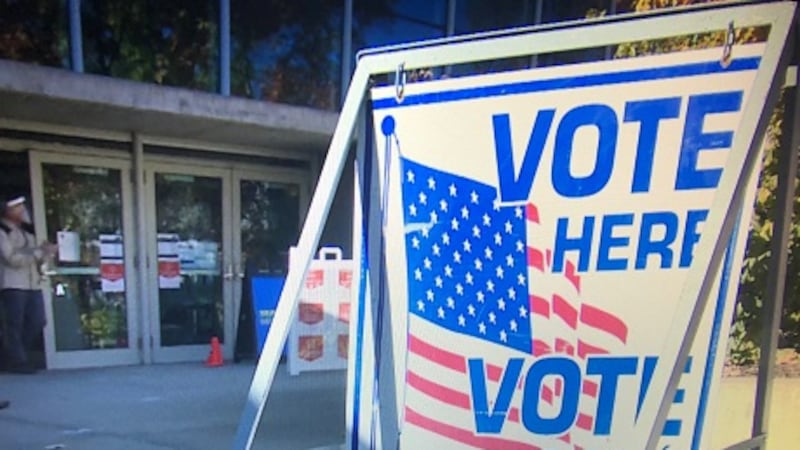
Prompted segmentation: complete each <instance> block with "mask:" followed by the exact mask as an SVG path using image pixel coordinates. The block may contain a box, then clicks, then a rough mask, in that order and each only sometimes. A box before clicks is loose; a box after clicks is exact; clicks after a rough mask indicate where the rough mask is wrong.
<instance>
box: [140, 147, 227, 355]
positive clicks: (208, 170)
mask: <svg viewBox="0 0 800 450" xmlns="http://www.w3.org/2000/svg"><path fill="white" fill-rule="evenodd" d="M156 173H168V174H176V175H188V176H199V177H212V178H219V179H220V181H221V183H222V192H221V198H220V201H221V202H222V236H221V240H222V241H221V242H220V244H221V246H222V247H221V250H222V260H221V261H220V263H221V273H220V277H222V296H223V304H224V316H223V333H224V339H223V342H222V352H223V356H224V357H225V358H231V357H232V356H233V343H234V342H235V340H236V339H235V338H236V336H235V334H234V327H233V326H232V325H233V320H232V316H233V315H234V311H235V307H234V300H233V299H234V296H233V283H232V281H233V279H232V271H230V272H231V274H230V276H229V274H226V273H225V271H226V270H227V269H229V268H230V265H231V261H232V254H233V253H232V248H231V242H232V240H233V238H232V224H231V219H230V218H231V216H232V205H231V203H230V201H226V200H227V199H230V198H231V171H230V170H229V169H215V168H212V167H207V166H202V165H193V164H191V161H185V162H184V161H180V162H179V161H177V160H173V161H170V162H165V161H162V160H159V159H158V158H154V159H150V158H147V157H146V159H145V163H144V178H145V186H144V193H145V199H144V205H145V223H146V229H144V230H139V232H140V233H143V234H144V236H145V240H146V242H147V251H146V254H147V264H146V266H147V272H146V273H144V274H142V275H141V276H142V280H143V285H144V289H146V290H147V292H148V294H149V298H150V307H149V311H145V312H144V314H145V315H146V317H147V320H149V321H150V331H151V335H150V336H144V339H146V340H148V341H149V342H148V343H147V345H149V346H150V348H151V355H152V362H153V363H171V362H189V361H192V362H196V361H201V360H203V359H204V358H205V357H206V356H207V355H208V351H209V344H207V343H203V344H197V345H180V346H170V347H164V346H162V345H161V331H160V330H161V325H160V301H159V295H158V290H159V289H158V249H157V245H158V243H157V234H158V232H157V230H156V198H155V193H156V190H155V175H156Z"/></svg>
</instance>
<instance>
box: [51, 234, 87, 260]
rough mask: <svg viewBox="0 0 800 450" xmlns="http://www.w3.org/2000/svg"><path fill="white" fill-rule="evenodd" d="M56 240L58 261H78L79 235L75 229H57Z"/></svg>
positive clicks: (79, 257) (79, 252) (79, 250)
mask: <svg viewBox="0 0 800 450" xmlns="http://www.w3.org/2000/svg"><path fill="white" fill-rule="evenodd" d="M56 239H57V240H58V260H59V261H60V262H80V260H81V236H80V235H79V234H78V233H77V232H75V231H59V232H58V233H56Z"/></svg>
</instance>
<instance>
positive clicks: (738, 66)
mask: <svg viewBox="0 0 800 450" xmlns="http://www.w3.org/2000/svg"><path fill="white" fill-rule="evenodd" d="M760 62H761V57H758V56H754V57H748V58H739V59H734V60H733V61H731V64H730V65H729V66H728V67H727V68H723V67H722V66H721V65H720V63H719V61H706V62H700V63H691V64H681V65H677V66H666V67H657V68H647V69H635V70H625V71H620V72H607V73H597V74H589V75H578V76H572V77H563V78H549V79H544V80H533V81H520V82H515V83H505V84H496V85H491V86H480V87H472V88H464V89H454V90H450V91H441V92H430V93H425V94H416V95H408V96H406V97H405V98H403V101H402V102H401V103H398V102H397V99H395V98H394V97H389V98H379V99H376V100H374V101H373V102H372V107H373V109H386V108H395V107H402V106H415V105H428V104H434V103H445V102H456V101H461V100H472V99H477V98H486V97H499V96H505V95H515V94H527V93H531V92H544V91H556V90H561V89H574V88H583V87H591V86H604V85H610V84H622V83H635V82H641V81H655V80H668V79H671V78H683V77H691V76H697V75H709V74H715V73H730V72H743V71H748V70H756V69H758V65H759V63H760Z"/></svg>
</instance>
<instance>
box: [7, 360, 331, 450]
mask: <svg viewBox="0 0 800 450" xmlns="http://www.w3.org/2000/svg"><path fill="white" fill-rule="evenodd" d="M253 370H254V365H253V363H242V364H237V365H230V364H229V365H226V366H224V367H220V368H213V369H212V368H206V367H203V366H202V365H201V364H181V365H155V366H133V367H120V368H107V369H94V370H76V371H51V372H42V373H39V374H36V375H32V376H20V375H9V374H2V375H0V398H5V399H9V400H11V407H10V408H9V409H7V410H4V411H0V449H2V450H37V449H49V450H57V449H65V450H72V449H75V450H101V449H102V450H107V449H126V450H127V449H131V450H177V449H180V450H184V449H185V450H205V449H209V450H211V449H214V450H219V449H229V448H230V447H231V444H232V442H233V436H234V433H235V431H236V427H237V425H238V422H239V416H240V415H241V413H242V407H243V405H244V401H245V398H246V394H247V389H248V388H249V385H250V377H251V376H252V372H253ZM344 391H345V372H344V371H339V372H320V373H309V374H303V375H300V376H297V377H290V376H289V375H288V374H287V371H286V368H285V366H280V367H279V368H278V374H277V377H276V380H275V385H274V387H273V391H272V393H271V394H270V398H269V401H268V402H267V406H266V409H265V412H264V416H263V420H262V424H263V425H262V426H261V427H260V428H259V431H258V434H257V436H256V443H255V445H254V446H253V448H259V449H280V450H292V449H309V448H313V447H320V446H328V445H333V444H339V443H342V442H344V398H345V393H344Z"/></svg>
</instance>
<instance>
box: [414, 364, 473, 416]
mask: <svg viewBox="0 0 800 450" xmlns="http://www.w3.org/2000/svg"><path fill="white" fill-rule="evenodd" d="M406 382H407V383H408V385H409V386H411V387H413V388H414V389H416V390H418V391H420V392H422V393H423V394H425V395H427V396H429V397H433V398H435V399H437V400H439V401H441V402H444V403H447V404H448V405H452V406H455V407H458V408H462V409H470V408H471V406H472V405H471V403H470V400H469V395H467V394H464V393H463V392H459V391H456V390H454V389H450V388H449V387H445V386H442V385H441V384H438V383H434V382H433V381H430V380H428V379H425V378H423V377H421V376H419V375H417V374H416V373H414V372H412V371H410V370H409V371H408V372H406Z"/></svg>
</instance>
